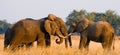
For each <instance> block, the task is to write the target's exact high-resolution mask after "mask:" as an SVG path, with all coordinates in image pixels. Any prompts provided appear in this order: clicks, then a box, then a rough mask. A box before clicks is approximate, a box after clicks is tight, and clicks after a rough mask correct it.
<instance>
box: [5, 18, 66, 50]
mask: <svg viewBox="0 0 120 55" xmlns="http://www.w3.org/2000/svg"><path fill="white" fill-rule="evenodd" d="M46 20H48V18H47V17H46V18H42V19H40V20H33V19H30V18H27V19H23V20H20V21H18V22H17V23H15V24H14V25H13V27H12V28H10V29H8V30H7V31H6V33H5V40H4V48H5V49H6V48H7V47H8V45H9V48H10V49H16V48H18V47H21V46H23V45H24V44H25V45H26V46H31V45H32V43H33V42H34V41H37V45H38V46H42V47H49V46H50V44H51V39H50V36H51V35H57V36H58V37H59V38H60V41H58V40H56V43H57V44H61V43H62V42H63V38H62V37H60V36H66V37H67V29H66V26H65V23H64V22H63V20H62V19H61V18H56V19H55V20H56V21H55V22H54V21H53V20H52V21H51V20H50V22H51V24H52V25H53V27H54V28H53V29H52V31H51V33H48V32H47V31H48V30H46V29H45V28H47V27H45V22H46ZM48 21H49V20H48ZM58 23H59V24H58ZM51 24H50V25H51ZM52 25H51V26H52ZM58 25H59V26H60V27H59V26H58ZM62 25H64V26H62ZM53 31H54V32H53ZM66 39H67V38H66ZM66 42H67V40H66ZM66 42H65V44H66V46H67V43H66Z"/></svg>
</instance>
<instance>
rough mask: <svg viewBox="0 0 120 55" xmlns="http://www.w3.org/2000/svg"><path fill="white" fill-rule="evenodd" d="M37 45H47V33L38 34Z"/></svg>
mask: <svg viewBox="0 0 120 55" xmlns="http://www.w3.org/2000/svg"><path fill="white" fill-rule="evenodd" d="M37 46H39V47H46V43H45V35H44V34H41V35H38V38H37Z"/></svg>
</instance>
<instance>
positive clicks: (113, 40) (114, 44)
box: [112, 33, 115, 50]
mask: <svg viewBox="0 0 120 55" xmlns="http://www.w3.org/2000/svg"><path fill="white" fill-rule="evenodd" d="M112 36H113V50H114V49H115V46H114V45H115V35H114V33H112Z"/></svg>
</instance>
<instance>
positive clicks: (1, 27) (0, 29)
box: [0, 20, 11, 34]
mask: <svg viewBox="0 0 120 55" xmlns="http://www.w3.org/2000/svg"><path fill="white" fill-rule="evenodd" d="M10 26H11V24H9V23H7V22H6V20H3V21H0V34H2V33H5V31H6V30H7V29H8V28H9V27H10Z"/></svg>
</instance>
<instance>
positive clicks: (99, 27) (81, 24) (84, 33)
mask: <svg viewBox="0 0 120 55" xmlns="http://www.w3.org/2000/svg"><path fill="white" fill-rule="evenodd" d="M74 32H77V33H80V37H81V38H80V42H79V49H81V50H83V49H84V48H85V49H87V50H88V49H89V48H88V47H89V43H90V41H95V42H99V43H101V44H102V47H103V49H104V50H110V49H111V48H112V44H113V48H114V35H115V33H114V29H113V27H112V26H111V25H110V24H109V23H108V22H106V21H98V22H93V21H90V20H88V18H81V19H77V20H75V21H73V22H72V23H71V25H70V28H69V30H68V33H74ZM69 41H70V46H72V43H71V37H70V36H69Z"/></svg>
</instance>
